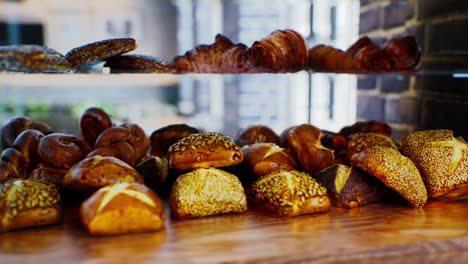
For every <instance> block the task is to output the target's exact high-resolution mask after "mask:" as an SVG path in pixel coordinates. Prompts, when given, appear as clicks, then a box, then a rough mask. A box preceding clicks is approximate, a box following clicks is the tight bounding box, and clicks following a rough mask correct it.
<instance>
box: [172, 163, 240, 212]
mask: <svg viewBox="0 0 468 264" xmlns="http://www.w3.org/2000/svg"><path fill="white" fill-rule="evenodd" d="M170 205H171V212H172V214H173V215H174V216H176V217H179V218H187V217H202V216H209V215H217V214H226V213H242V212H245V211H246V210H247V197H246V195H245V192H244V188H243V187H242V184H241V182H240V180H239V179H238V178H237V177H236V176H235V175H233V174H231V173H228V172H225V171H222V170H219V169H216V168H207V169H203V168H202V169H197V170H194V171H191V172H189V173H186V174H183V175H181V176H179V177H178V178H177V180H176V182H175V183H174V185H173V187H172V191H171V197H170Z"/></svg>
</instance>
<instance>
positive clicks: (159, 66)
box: [104, 54, 172, 73]
mask: <svg viewBox="0 0 468 264" xmlns="http://www.w3.org/2000/svg"><path fill="white" fill-rule="evenodd" d="M104 67H109V68H110V70H111V73H126V72H129V73H149V72H170V71H172V69H171V66H170V65H169V63H168V62H166V61H165V60H164V59H163V58H160V57H154V56H148V55H138V54H131V55H121V56H115V57H112V58H109V59H107V60H106V63H105V64H104Z"/></svg>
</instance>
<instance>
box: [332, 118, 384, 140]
mask: <svg viewBox="0 0 468 264" xmlns="http://www.w3.org/2000/svg"><path fill="white" fill-rule="evenodd" d="M356 133H379V134H384V135H387V136H390V134H391V133H392V128H391V127H390V126H389V125H388V124H387V123H385V122H382V121H377V120H371V121H360V122H356V123H354V124H352V125H350V126H345V127H343V128H342V129H341V130H340V132H339V134H341V135H343V136H344V137H346V138H349V137H350V136H351V135H353V134H356Z"/></svg>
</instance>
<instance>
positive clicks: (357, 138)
mask: <svg viewBox="0 0 468 264" xmlns="http://www.w3.org/2000/svg"><path fill="white" fill-rule="evenodd" d="M349 138H350V140H349V142H348V148H347V149H346V160H348V161H350V160H351V158H352V157H353V155H355V154H357V153H359V152H361V151H362V150H364V149H366V148H369V147H372V146H384V147H389V148H393V149H397V150H398V146H397V143H396V142H395V140H394V139H393V138H391V137H389V136H387V135H385V134H380V133H372V132H371V133H355V134H353V135H351V136H350V137H349Z"/></svg>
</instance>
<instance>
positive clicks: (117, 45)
mask: <svg viewBox="0 0 468 264" xmlns="http://www.w3.org/2000/svg"><path fill="white" fill-rule="evenodd" d="M134 49H136V41H135V40H134V39H132V38H117V39H106V40H101V41H97V42H93V43H89V44H85V45H82V46H79V47H76V48H73V49H72V50H70V51H69V52H67V54H65V58H66V59H67V60H68V62H69V63H70V64H71V65H72V66H73V67H75V68H77V69H78V68H81V67H83V66H86V65H87V64H90V63H93V62H97V61H102V60H106V59H108V58H111V57H114V56H117V55H120V54H123V53H127V52H130V51H132V50H134Z"/></svg>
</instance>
